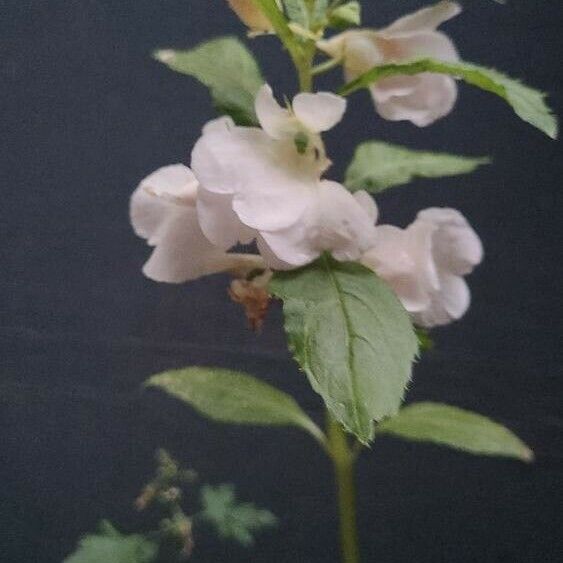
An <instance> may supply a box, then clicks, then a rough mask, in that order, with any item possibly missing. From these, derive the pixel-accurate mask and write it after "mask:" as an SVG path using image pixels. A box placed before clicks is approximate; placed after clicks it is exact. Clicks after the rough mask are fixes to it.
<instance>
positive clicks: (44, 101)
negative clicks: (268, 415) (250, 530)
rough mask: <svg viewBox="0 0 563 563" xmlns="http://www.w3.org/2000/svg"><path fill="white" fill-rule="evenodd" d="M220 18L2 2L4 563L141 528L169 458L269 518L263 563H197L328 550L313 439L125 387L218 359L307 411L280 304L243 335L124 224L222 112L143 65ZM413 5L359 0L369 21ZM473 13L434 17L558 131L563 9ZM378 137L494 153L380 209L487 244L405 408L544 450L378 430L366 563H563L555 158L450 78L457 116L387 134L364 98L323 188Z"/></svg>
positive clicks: (214, 6) (205, 13) (364, 475)
mask: <svg viewBox="0 0 563 563" xmlns="http://www.w3.org/2000/svg"><path fill="white" fill-rule="evenodd" d="M225 4H226V3H225V2H223V1H220V0H213V1H208V0H150V1H149V0H113V1H112V0H66V1H64V2H63V1H59V2H57V1H54V0H42V1H40V0H36V1H30V0H12V1H9V0H2V1H0V32H1V33H0V42H1V43H0V48H1V57H0V65H1V66H0V73H1V76H0V100H1V114H0V119H1V120H2V122H3V123H2V126H1V129H0V130H1V137H2V143H1V144H2V148H1V151H0V159H1V163H0V173H1V175H2V200H1V204H0V214H1V217H2V220H1V238H0V248H1V252H2V258H1V268H0V280H1V281H0V288H1V303H2V305H1V312H2V315H1V321H0V325H1V326H0V343H1V352H0V354H1V356H0V357H1V358H2V370H1V374H0V378H1V379H0V406H1V426H0V428H1V430H0V436H1V442H0V452H1V455H2V458H1V460H0V497H1V504H0V561H2V562H3V563H4V562H5V563H10V562H26V563H32V562H38V563H52V562H59V561H61V559H62V558H63V557H64V556H65V555H67V554H68V553H69V552H70V551H71V550H72V549H73V547H74V545H75V543H76V541H77V539H78V537H79V536H80V535H81V534H82V533H84V532H86V531H89V530H92V529H93V528H94V527H95V525H96V523H97V522H98V521H99V520H100V518H102V517H108V518H110V519H112V520H114V521H115V522H116V523H118V525H120V526H121V527H123V528H124V529H130V528H131V527H132V526H134V525H135V523H136V516H135V514H134V511H133V510H132V507H131V502H132V499H133V498H134V497H135V495H136V493H137V491H138V490H139V488H140V486H141V484H142V483H143V482H144V481H145V480H146V479H147V478H148V477H149V476H150V474H151V472H152V470H153V457H152V456H153V452H154V450H155V449H156V448H157V447H159V446H165V447H166V448H168V449H169V450H170V451H171V452H172V453H173V454H174V455H175V456H177V457H178V458H180V459H181V460H182V461H183V462H185V463H186V464H188V465H191V466H192V467H194V468H195V469H197V470H198V471H199V472H200V473H201V474H202V475H203V476H204V477H205V479H206V480H208V481H209V482H212V483H219V482H224V481H234V482H235V483H236V484H237V486H238V487H239V491H240V495H241V496H242V497H243V498H245V499H249V500H254V501H256V502H258V503H260V504H262V505H264V506H267V507H269V508H270V509H272V510H273V511H274V512H275V513H276V514H277V515H278V516H279V517H280V518H281V526H280V528H279V530H278V531H276V532H273V533H268V534H265V535H264V536H262V537H261V538H260V540H259V542H258V545H257V547H256V548H255V550H254V551H246V550H243V549H241V548H238V547H236V546H233V545H230V544H220V543H217V542H211V541H209V540H206V539H204V540H201V541H200V545H199V551H198V554H197V561H210V562H211V561H213V562H214V561H233V562H237V561H241V562H242V561H264V562H295V561H299V562H329V561H335V562H336V561H337V559H338V558H337V551H336V543H335V527H336V515H335V508H334V506H333V493H332V481H331V480H332V476H331V471H330V467H329V465H328V463H327V461H326V460H325V459H324V458H323V455H322V454H321V453H320V452H319V451H317V449H316V448H315V446H314V444H313V443H312V442H311V441H310V440H309V438H308V437H307V436H305V435H303V434H301V433H299V432H298V431H293V430H268V429H255V428H233V427H228V426H220V425H214V424H210V423H207V422H206V421H204V420H203V419H201V418H199V417H198V416H196V415H195V414H193V413H192V412H191V411H190V410H189V409H188V408H186V407H184V406H182V405H181V404H179V403H177V402H175V401H174V400H172V399H168V398H166V397H164V396H162V395H159V394H158V393H149V392H144V393H143V392H141V391H139V385H140V383H141V382H142V381H143V380H144V379H145V378H146V377H147V376H148V375H150V374H152V373H155V372H157V371H159V370H162V369H165V368H171V367H180V366H184V365H187V364H194V363H204V364H205V363H206V364H215V365H221V366H227V367H231V368H240V369H245V370H247V371H249V372H251V373H253V374H255V375H257V376H260V377H262V378H264V379H265V380H267V381H269V382H271V383H273V384H275V385H276V386H278V387H280V388H282V389H285V390H287V391H289V392H292V393H294V394H295V396H296V397H297V398H298V400H299V401H300V403H301V404H302V405H303V406H304V407H305V408H307V409H308V410H309V411H310V412H311V413H312V414H313V416H318V417H320V415H321V408H320V403H319V401H318V400H317V398H316V396H314V394H313V393H312V391H310V389H309V388H308V386H307V384H306V383H305V382H304V378H303V376H302V375H300V374H299V373H298V371H297V369H296V367H295V365H294V364H293V362H292V361H291V360H290V359H289V357H288V354H287V352H286V348H285V341H284V336H283V332H282V329H281V325H280V312H279V310H278V309H274V310H273V311H272V312H271V314H270V316H269V322H268V323H267V325H266V327H265V329H264V331H263V333H262V334H261V335H259V336H256V335H254V334H252V333H251V332H250V331H248V330H247V328H246V325H245V321H244V319H243V316H242V314H241V311H240V310H239V309H238V307H237V306H236V305H234V304H232V303H230V301H229V300H228V298H227V297H226V294H225V284H226V278H223V277H221V276H218V277H213V278H208V279H204V280H200V281H198V282H196V283H192V284H190V285H183V286H178V287H174V286H166V285H158V284H155V283H152V282H151V281H149V280H146V279H144V278H143V276H142V275H141V270H140V269H141V266H142V264H143V262H144V260H145V259H146V258H147V257H148V254H149V250H148V248H147V247H146V246H145V245H144V243H143V241H141V240H139V239H137V238H136V237H135V236H134V234H133V233H132V231H131V228H130V226H129V224H128V216H127V206H128V198H129V195H130V193H131V192H132V190H133V189H134V187H135V186H136V184H137V183H138V181H139V180H140V179H141V178H143V177H144V176H145V175H146V174H148V173H149V172H151V171H152V170H154V169H156V168H157V167H159V166H162V165H165V164H169V163H175V162H179V161H184V162H189V152H190V149H191V147H192V145H193V143H194V141H195V140H196V139H197V137H198V135H199V132H200V128H201V126H202V125H203V124H204V123H205V121H206V120H207V119H209V118H210V117H212V115H213V112H212V108H211V105H210V103H209V99H208V94H207V92H206V90H205V89H204V88H203V87H201V86H199V85H198V84H196V83H195V82H193V81H192V80H191V79H189V78H187V77H182V76H180V75H176V74H174V73H172V72H170V71H168V70H167V69H165V68H164V67H163V66H161V65H160V64H158V63H156V62H154V61H153V60H151V58H150V56H149V54H150V52H151V50H152V49H155V48H157V47H168V46H176V47H181V46H191V45H195V44H196V43H198V42H199V41H201V40H204V39H208V38H210V37H213V36H215V35H220V34H225V33H239V34H242V33H243V28H242V27H241V26H240V25H239V23H238V21H237V20H236V19H235V18H234V16H233V15H232V14H231V12H230V11H229V10H228V9H227V8H226V6H225ZM421 4H422V3H421V2H418V1H414V0H409V1H407V0H404V1H402V0H401V1H397V0H378V1H373V2H371V1H370V2H364V5H366V6H365V23H366V25H371V26H382V25H384V24H386V23H388V22H390V21H392V20H393V19H394V18H395V17H397V16H399V15H401V14H403V13H406V12H407V11H409V10H411V9H414V8H418V7H419V6H421ZM465 4H466V6H465V8H466V9H465V12H464V14H463V15H462V16H460V17H458V18H456V19H455V20H454V21H452V22H450V23H449V24H447V26H446V29H447V31H448V33H450V34H451V36H452V37H453V38H454V39H455V40H456V42H457V44H458V46H459V48H460V51H461V53H462V56H463V58H465V59H466V60H470V61H475V62H480V63H483V64H486V65H491V66H495V67H497V68H499V69H502V70H504V71H506V72H508V73H509V74H511V75H512V76H515V77H525V79H526V81H527V82H529V83H530V84H532V85H534V86H536V87H538V88H541V89H544V90H548V91H550V93H551V97H550V102H551V104H552V105H553V106H554V108H555V110H556V112H557V113H558V114H559V115H563V92H562V80H561V79H562V74H561V55H562V53H563V49H562V47H563V33H562V32H561V27H562V25H563V7H562V5H561V3H560V2H557V1H553V0H545V1H539V0H535V1H529V0H513V1H511V2H510V3H509V4H508V5H507V6H501V5H499V4H496V3H494V2H492V1H489V0H481V1H477V0H474V1H471V0H468V1H467V2H466V3H465ZM252 47H253V48H254V49H255V51H256V52H257V54H258V56H259V58H260V60H261V63H262V65H263V68H264V69H265V74H266V75H267V77H268V80H269V81H270V82H271V83H273V85H274V86H275V87H276V90H277V92H278V93H282V92H283V93H286V94H293V93H294V83H293V80H292V79H290V77H291V76H292V75H291V74H290V73H291V68H290V65H289V63H288V62H287V60H286V58H285V56H284V55H282V54H280V52H279V50H278V47H277V45H276V41H275V40H274V39H272V38H262V39H257V40H255V41H254V42H253V43H252ZM337 82H338V74H333V75H332V76H331V77H329V78H328V79H327V84H331V85H332V86H333V87H334V86H335V85H336V84H337ZM370 138H382V139H385V140H389V141H393V142H399V143H403V144H407V145H409V146H411V147H414V148H427V149H438V150H447V151H451V152H457V153H460V154H475V155H491V156H492V157H493V158H494V166H491V167H487V168H484V169H482V170H481V171H479V172H478V173H476V174H474V175H472V176H468V177H459V178H452V179H444V180H441V181H419V182H416V183H415V185H414V186H413V187H408V188H402V189H398V190H395V191H391V192H390V193H388V194H386V195H384V196H383V197H381V198H379V200H378V202H379V204H380V208H381V212H382V215H383V220H384V221H388V222H393V223H398V224H406V223H407V222H410V221H411V220H412V218H413V217H414V215H415V213H416V211H417V210H418V209H420V208H423V207H428V206H430V205H448V206H452V207H456V208H459V209H460V210H462V211H463V213H465V214H466V215H467V217H468V218H469V219H470V221H471V222H472V224H473V225H474V226H475V228H476V230H477V231H478V232H479V234H480V235H481V237H482V238H483V241H484V244H485V249H486V260H485V262H484V263H483V265H482V266H480V267H479V268H478V269H477V271H476V272H475V274H474V275H473V276H472V277H471V279H470V285H471V289H472V294H473V298H474V304H473V307H472V308H471V310H470V311H469V313H468V314H467V316H466V317H465V318H464V319H463V321H461V322H459V323H456V324H454V325H452V326H450V327H448V328H447V329H445V330H438V331H435V333H434V337H435V340H436V343H437V346H436V349H435V350H434V351H432V352H430V353H428V354H426V355H425V357H424V358H423V359H422V361H421V362H420V363H419V365H418V366H417V367H416V373H415V379H414V383H413V385H412V388H411V391H410V392H409V395H408V399H409V401H412V400H420V399H431V400H437V401H444V402H448V403H452V404H455V405H459V406H463V407H467V408H471V409H475V410H477V411H479V412H482V413H484V414H487V415H489V416H492V417H494V418H495V419H497V420H499V421H501V422H503V423H505V424H507V425H508V426H509V427H510V428H512V429H513V430H515V431H516V432H517V433H518V434H519V435H520V436H522V437H523V438H524V439H525V440H526V441H527V442H528V443H529V444H530V445H531V447H532V448H533V449H534V450H535V451H536V454H537V458H538V459H537V462H536V463H535V464H534V465H532V466H526V465H524V464H521V463H517V462H513V461H504V460H495V459H480V458H474V457H470V456H465V455H463V454H460V453H456V452H452V451H449V450H445V449H441V448H438V447H432V446H423V445H414V444H409V443H402V442H399V441H395V440H392V439H384V440H383V439H382V440H381V441H380V442H378V443H377V444H376V445H375V447H374V449H373V452H372V453H370V454H368V455H365V456H364V458H362V460H361V463H360V464H359V476H358V480H359V490H360V506H359V511H360V522H361V536H362V544H363V550H364V554H365V555H364V560H365V561H377V562H378V563H387V562H389V563H397V562H411V561H416V562H421V563H426V562H427V563H431V562H432V563H435V562H439V561H444V562H452V561H455V562H473V561H480V562H482V563H492V562H524V561H526V562H528V561H530V562H531V561H534V562H551V561H553V562H555V561H562V560H563V538H562V533H561V518H562V516H563V490H562V486H561V485H562V471H563V459H562V446H563V439H562V428H563V418H562V409H561V396H562V391H563V388H562V387H563V386H562V383H561V376H562V373H561V372H562V370H561V366H562V363H563V357H562V353H561V343H562V338H561V336H562V331H561V328H562V323H561V314H562V307H561V297H562V294H561V286H560V279H561V273H562V268H561V243H562V236H561V234H562V232H561V213H562V211H563V207H562V205H561V203H562V196H561V186H560V183H561V177H562V175H563V166H562V160H561V153H560V150H561V146H560V144H559V143H556V142H552V141H550V140H549V139H547V138H546V137H544V136H543V135H542V134H541V133H539V132H538V131H536V130H535V129H533V128H531V127H529V126H527V125H526V124H524V123H523V122H521V121H519V120H518V119H516V118H515V117H514V116H513V115H512V113H511V111H510V109H508V108H507V106H505V105H504V104H503V103H502V102H501V101H499V100H497V99H495V98H493V97H492V96H490V95H487V94H485V93H482V92H480V91H477V90H475V89H472V88H470V87H465V86H464V87H462V88H461V95H460V99H459V103H458V105H457V110H456V112H455V113H454V114H453V115H451V116H450V117H448V118H447V119H444V120H442V121H440V122H439V123H437V124H435V125H434V126H432V127H430V128H427V129H422V130H420V129H417V128H415V127H414V126H411V125H409V124H404V123H403V124H393V123H389V122H385V121H383V120H381V119H379V118H377V117H376V115H375V114H374V113H373V111H372V108H371V104H370V101H369V98H368V96H367V95H365V94H358V95H356V96H355V97H354V100H353V103H352V105H351V108H350V110H349V113H348V114H347V120H346V122H345V123H344V125H342V126H341V127H339V128H337V129H335V130H334V131H333V132H332V133H331V135H330V138H329V144H330V151H331V154H332V155H333V156H336V158H335V160H336V161H337V163H338V165H337V166H336V167H335V169H334V170H333V171H332V177H333V178H335V179H337V178H340V177H341V173H342V170H343V168H344V165H345V163H346V162H347V161H348V160H349V158H350V156H351V154H352V152H353V148H354V146H355V144H356V143H357V142H359V141H360V140H365V139H370ZM195 560H196V559H195V558H194V561H195Z"/></svg>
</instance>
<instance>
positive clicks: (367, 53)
mask: <svg viewBox="0 0 563 563" xmlns="http://www.w3.org/2000/svg"><path fill="white" fill-rule="evenodd" d="M460 11H461V7H460V6H459V4H457V3H455V2H448V1H443V2H439V3H438V4H435V5H433V6H429V7H427V8H423V9H421V10H419V11H418V12H414V13H412V14H409V15H407V16H404V17H402V18H400V19H398V20H397V21H395V22H394V23H392V24H391V25H390V26H388V27H386V28H384V29H381V30H370V29H359V30H350V31H346V32H344V33H341V34H339V35H337V36H335V37H332V38H330V39H329V40H327V41H320V42H319V43H318V46H319V48H320V49H322V50H323V51H325V52H326V53H327V54H329V55H330V56H332V57H333V58H336V59H342V61H343V64H344V72H345V76H346V79H347V80H353V79H354V78H357V77H358V76H360V75H361V74H363V73H364V72H367V71H368V70H370V69H371V68H372V67H374V66H376V65H382V64H387V63H394V62H401V61H408V60H413V59H419V58H424V57H431V58H435V59H439V60H443V61H457V60H458V59H459V56H458V53H457V50H456V48H455V46H454V44H453V43H452V41H451V40H450V39H449V38H448V37H447V36H446V35H445V34H443V33H442V32H440V31H437V27H438V26H439V25H440V24H441V23H443V22H445V21H447V20H449V19H451V18H453V17H454V16H456V15H457V14H459V13H460ZM370 91H371V94H372V97H373V100H374V102H375V106H376V109H377V112H378V113H379V114H380V115H381V117H383V118H384V119H388V120H391V121H403V120H407V121H411V122H412V123H414V124H415V125H418V126H419V127H425V126H427V125H430V124H431V123H433V122H434V121H436V120H437V119H439V118H441V117H444V116H445V115H447V114H448V113H450V111H451V110H452V109H453V106H454V104H455V101H456V98H457V86H456V83H455V81H454V79H453V78H451V77H449V76H444V75H441V74H434V73H421V74H416V75H413V76H406V75H405V76H395V77H390V78H385V79H383V80H380V81H378V82H377V83H375V84H374V85H373V86H372V87H371V88H370Z"/></svg>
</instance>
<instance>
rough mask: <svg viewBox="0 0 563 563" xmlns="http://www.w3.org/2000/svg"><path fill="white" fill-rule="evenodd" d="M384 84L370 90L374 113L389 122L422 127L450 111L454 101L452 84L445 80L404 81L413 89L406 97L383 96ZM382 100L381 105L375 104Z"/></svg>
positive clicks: (420, 78) (438, 77) (426, 76)
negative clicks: (407, 123)
mask: <svg viewBox="0 0 563 563" xmlns="http://www.w3.org/2000/svg"><path fill="white" fill-rule="evenodd" d="M388 80H391V79H385V80H382V81H381V82H380V83H378V84H377V85H376V86H373V87H372V88H371V92H372V96H373V98H374V101H375V106H376V109H377V112H378V113H379V114H380V115H381V117H383V118H384V119H388V120H389V121H410V122H412V123H413V124H414V125H417V126H418V127H426V126H428V125H431V124H432V123H434V122H435V121H436V120H437V119H440V118H441V117H444V116H445V115H447V114H448V113H450V112H451V110H452V109H453V107H454V105H455V102H456V99H457V86H456V83H455V80H454V79H453V78H450V77H449V76H442V75H438V74H432V73H422V74H419V75H417V76H411V77H405V81H404V83H403V86H405V84H406V83H407V80H408V81H410V83H411V84H412V86H413V89H412V91H411V92H410V93H409V94H406V95H391V96H389V95H384V91H385V88H387V87H388V85H387V84H386V83H387V81H388ZM379 100H385V101H379Z"/></svg>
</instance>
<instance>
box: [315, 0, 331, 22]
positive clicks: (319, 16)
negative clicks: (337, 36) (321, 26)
mask: <svg viewBox="0 0 563 563" xmlns="http://www.w3.org/2000/svg"><path fill="white" fill-rule="evenodd" d="M328 4H329V0H316V2H315V5H314V8H313V21H314V22H315V23H321V22H324V21H325V19H326V12H327V10H328Z"/></svg>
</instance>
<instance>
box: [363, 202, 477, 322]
mask: <svg viewBox="0 0 563 563" xmlns="http://www.w3.org/2000/svg"><path fill="white" fill-rule="evenodd" d="M376 231H377V239H376V244H375V245H374V247H373V248H372V249H371V250H370V251H368V252H367V253H366V254H365V255H364V257H363V259H362V262H363V264H364V265H365V266H367V267H369V268H371V269H372V270H374V271H375V272H376V273H377V274H378V275H379V276H380V277H381V278H382V279H384V280H385V281H386V282H387V283H389V284H390V285H391V287H392V288H393V290H394V291H395V293H396V294H397V296H398V297H399V298H400V300H401V302H402V303H403V305H404V306H405V308H406V309H407V311H409V313H411V315H412V317H413V320H414V322H415V323H416V324H418V325H420V326H424V327H433V326H438V325H443V324H447V323H449V322H451V321H453V320H456V319H459V318H461V317H462V316H463V315H464V313H465V312H466V311H467V309H468V307H469V303H470V294H469V289H468V287H467V284H466V282H465V280H464V279H463V276H465V275H467V274H469V273H471V272H472V270H473V268H474V267H475V266H476V265H477V264H479V263H480V262H481V260H482V258H483V247H482V244H481V241H480V239H479V237H478V236H477V234H476V233H475V231H474V230H473V229H472V228H471V226H470V225H469V223H468V222H467V220H466V219H465V217H464V216H463V215H462V214H461V213H459V211H456V210H455V209H446V208H430V209H425V210H424V211H421V212H420V213H419V214H418V216H417V219H416V221H414V223H412V224H411V225H410V226H409V227H407V228H406V229H399V228H397V227H393V226H391V225H381V226H378V227H377V228H376Z"/></svg>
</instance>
